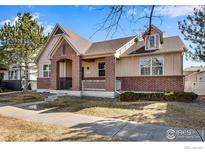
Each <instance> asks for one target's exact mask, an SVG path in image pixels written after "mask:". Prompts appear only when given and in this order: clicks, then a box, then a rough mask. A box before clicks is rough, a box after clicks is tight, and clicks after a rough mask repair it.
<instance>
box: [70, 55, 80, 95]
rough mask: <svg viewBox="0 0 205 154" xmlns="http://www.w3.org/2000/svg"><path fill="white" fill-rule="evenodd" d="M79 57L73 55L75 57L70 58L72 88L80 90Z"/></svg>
mask: <svg viewBox="0 0 205 154" xmlns="http://www.w3.org/2000/svg"><path fill="white" fill-rule="evenodd" d="M81 63H82V60H81V57H80V56H75V58H74V59H73V60H72V90H74V91H81V86H82V85H81V82H82V79H81V77H82V76H81V73H82V71H81V69H82V68H81Z"/></svg>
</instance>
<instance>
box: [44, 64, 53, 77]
mask: <svg viewBox="0 0 205 154" xmlns="http://www.w3.org/2000/svg"><path fill="white" fill-rule="evenodd" d="M50 74H51V65H43V77H45V78H49V77H50Z"/></svg>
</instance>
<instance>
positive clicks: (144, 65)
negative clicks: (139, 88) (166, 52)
mask: <svg viewBox="0 0 205 154" xmlns="http://www.w3.org/2000/svg"><path fill="white" fill-rule="evenodd" d="M140 73H141V75H163V58H162V57H153V58H145V59H142V60H140Z"/></svg>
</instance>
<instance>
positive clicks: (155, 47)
mask: <svg viewBox="0 0 205 154" xmlns="http://www.w3.org/2000/svg"><path fill="white" fill-rule="evenodd" d="M157 35H158V39H159V37H160V36H159V34H150V35H148V39H147V37H145V50H155V49H159V48H160V40H158V47H157V41H156V39H157ZM151 36H154V44H155V46H154V47H152V48H151V47H150V37H151ZM147 41H148V46H146V44H147Z"/></svg>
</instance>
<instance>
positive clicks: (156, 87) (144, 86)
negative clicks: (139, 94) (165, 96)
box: [117, 76, 184, 92]
mask: <svg viewBox="0 0 205 154" xmlns="http://www.w3.org/2000/svg"><path fill="white" fill-rule="evenodd" d="M117 80H121V89H122V90H125V91H159V92H163V91H175V92H179V91H184V76H143V77H142V76H136V77H117Z"/></svg>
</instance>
